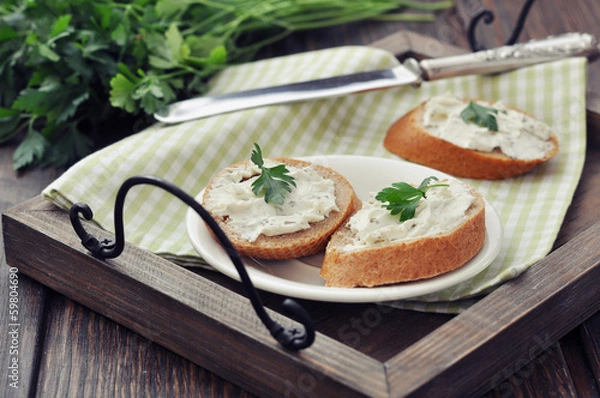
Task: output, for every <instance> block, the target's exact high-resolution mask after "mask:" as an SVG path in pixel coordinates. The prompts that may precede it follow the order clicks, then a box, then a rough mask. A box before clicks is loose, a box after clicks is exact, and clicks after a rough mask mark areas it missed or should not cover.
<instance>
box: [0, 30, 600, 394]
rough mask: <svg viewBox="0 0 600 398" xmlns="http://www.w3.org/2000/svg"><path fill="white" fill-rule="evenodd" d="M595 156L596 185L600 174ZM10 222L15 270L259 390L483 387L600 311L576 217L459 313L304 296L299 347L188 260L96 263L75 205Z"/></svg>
mask: <svg viewBox="0 0 600 398" xmlns="http://www.w3.org/2000/svg"><path fill="white" fill-rule="evenodd" d="M400 35H404V37H405V38H406V39H407V40H408V41H404V42H402V41H398V40H395V41H393V43H394V45H395V46H400V47H398V48H397V49H396V51H395V53H402V52H404V53H411V55H415V54H416V55H421V56H427V54H424V53H423V52H420V51H418V49H415V46H414V45H411V44H410V43H411V40H412V41H414V42H418V43H422V41H421V39H422V38H421V39H419V40H414V39H415V38H416V37H417V36H418V35H414V34H407V33H404V34H402V33H401V34H400ZM402 43H405V46H404V47H402V45H401V44H402ZM407 43H408V44H407ZM376 44H377V43H376ZM379 44H381V43H379ZM384 44H385V43H384ZM425 48H431V47H430V46H425ZM448 51H459V50H456V49H452V48H449V50H448ZM588 109H589V108H588ZM594 131H599V130H598V129H595V130H594ZM597 152H598V151H597V150H595V152H593V153H594V154H597ZM592 158H594V159H595V157H592ZM589 159H590V157H588V162H589ZM593 162H595V163H593V164H594V165H595V166H593V167H592V172H593V170H596V171H595V174H594V176H595V177H594V179H592V180H591V182H590V183H589V184H593V182H594V181H596V180H597V179H598V172H597V170H598V168H597V165H598V162H597V161H595V160H593ZM590 164H591V163H590ZM586 184H588V183H583V185H581V186H580V188H579V189H578V193H577V194H576V196H577V195H579V196H578V197H577V198H576V201H575V202H574V205H573V206H572V209H573V210H572V213H571V214H572V215H571V216H570V217H576V218H578V219H581V218H582V217H588V215H589V211H590V209H589V206H587V205H586V204H585V203H588V202H586V198H588V199H589V196H590V195H593V194H594V192H593V188H590V185H589V184H588V185H586ZM581 187H583V188H581ZM586 206H587V207H586ZM591 211H592V212H593V211H596V210H594V209H593V208H592V209H591ZM588 218H589V217H588ZM2 222H3V234H4V244H5V251H6V261H7V263H8V264H9V265H11V266H15V267H18V268H19V271H20V272H23V273H24V274H26V275H28V276H30V277H32V278H34V279H36V280H37V281H39V282H41V283H43V284H45V285H47V286H48V287H50V288H52V289H54V290H56V291H58V292H60V293H62V294H64V295H65V296H67V297H70V298H72V299H74V300H76V301H78V302H80V303H82V304H83V305H86V306H87V307H89V308H91V309H92V310H94V311H96V312H98V313H101V314H103V315H105V316H107V317H108V318H110V319H112V320H114V321H116V322H118V323H120V324H122V325H124V326H126V327H128V328H130V329H132V330H134V331H136V332H137V333H139V334H141V335H143V336H145V337H147V338H148V339H150V340H152V341H154V342H156V343H158V344H161V345H163V346H164V347H167V348H168V349H170V350H172V351H173V352H175V353H177V354H179V355H181V356H183V357H185V358H188V359H189V360H191V361H193V362H195V363H197V364H199V365H200V366H202V367H203V368H205V369H207V370H209V371H211V372H213V373H215V374H218V375H220V376H222V377H223V378H225V379H227V380H230V381H231V382H233V383H235V384H237V385H239V386H241V387H242V388H244V389H246V390H248V391H250V392H253V393H255V394H257V395H281V394H284V395H296V396H308V395H310V396H345V397H346V396H381V397H387V396H394V397H395V396H406V395H433V396H440V395H444V396H449V395H452V396H465V395H476V394H477V393H483V392H486V391H488V390H490V389H491V388H492V387H493V386H494V385H495V384H497V383H499V382H501V381H502V380H504V379H505V378H507V377H508V376H510V375H511V374H512V373H514V372H515V371H517V370H518V369H519V368H520V367H521V366H524V365H526V364H528V363H529V362H531V361H532V360H533V359H534V358H535V357H536V356H537V355H538V354H540V353H541V352H543V351H544V350H545V349H546V348H548V347H549V346H550V345H552V344H553V343H554V342H556V341H557V340H558V339H560V338H561V337H562V336H563V335H564V334H566V333H567V332H568V331H570V330H571V329H573V328H574V327H575V326H576V325H578V324H580V323H581V322H582V321H584V320H585V319H587V318H588V317H589V316H590V315H592V314H594V313H595V312H597V311H598V310H600V291H599V290H598V289H597V286H598V278H600V268H599V267H598V265H599V263H600V222H596V223H595V224H587V225H588V226H589V228H587V229H585V230H579V229H578V228H579V225H581V223H576V224H577V227H571V225H574V224H575V223H574V224H571V223H570V222H569V220H567V221H566V227H565V226H564V227H563V229H565V228H566V230H567V233H566V234H563V238H564V236H569V237H573V236H574V238H571V239H570V240H569V241H568V242H567V243H565V244H562V242H561V239H563V238H559V240H558V241H557V242H558V244H560V245H562V246H560V247H559V248H558V249H557V250H555V251H554V252H552V253H551V254H550V255H549V256H548V257H547V258H545V259H544V260H542V261H541V262H539V263H538V264H536V265H535V266H534V267H532V268H531V269H529V270H528V271H527V272H525V273H524V274H523V275H521V276H520V277H519V278H517V279H515V280H512V281H510V282H508V283H505V284H504V285H502V286H501V287H500V288H498V289H497V290H496V291H494V292H492V293H491V294H489V295H487V296H486V297H484V298H482V299H481V300H480V301H479V302H478V303H477V304H475V305H474V306H473V307H471V308H470V309H469V310H467V311H465V312H463V313H461V314H460V315H456V316H453V315H442V314H429V313H419V312H412V311H404V310H398V309H392V308H390V307H385V306H381V305H377V304H333V303H320V302H313V301H301V303H302V304H303V305H304V306H305V308H306V309H307V310H308V312H309V314H310V315H311V317H312V318H313V320H314V321H315V326H316V329H317V337H316V340H315V343H314V345H313V346H312V347H310V348H309V349H307V350H304V351H301V352H298V353H295V352H290V351H286V350H285V349H283V348H281V347H280V346H279V345H278V344H277V343H276V342H275V341H274V340H273V339H272V337H271V336H270V335H269V333H268V331H267V330H266V329H265V328H264V327H263V325H262V324H261V323H260V321H259V319H258V318H257V316H256V315H255V313H254V311H253V309H252V307H251V305H250V303H249V301H248V300H247V299H246V298H245V297H244V295H243V291H242V289H241V285H240V284H238V283H237V282H235V281H232V280H230V279H228V278H226V277H224V276H222V275H220V274H218V273H215V272H211V271H206V270H197V271H191V270H188V269H184V268H181V267H179V266H177V265H175V264H173V263H171V262H169V261H166V260H164V259H162V258H160V257H158V256H156V255H153V254H151V253H148V252H146V251H144V250H142V249H140V248H138V247H135V246H132V245H128V246H126V249H125V251H124V253H123V254H122V255H121V256H120V257H118V258H117V259H114V260H108V261H99V260H97V259H95V258H93V257H92V256H90V255H89V254H88V253H87V251H86V250H85V249H84V248H83V247H82V245H81V243H80V242H79V239H78V238H77V236H76V235H75V233H74V232H73V230H72V227H71V224H70V221H69V217H68V214H67V213H66V212H64V211H62V210H60V209H58V208H56V207H55V206H54V205H52V204H50V203H48V202H45V201H43V200H42V199H40V198H35V199H32V200H30V201H28V202H25V203H22V204H20V205H18V206H16V207H14V208H12V209H10V210H8V211H7V212H6V213H5V214H4V215H3V217H2ZM583 224H585V223H583ZM87 228H88V229H89V231H90V232H91V233H93V234H97V235H98V236H106V233H105V232H103V231H101V230H100V229H98V228H95V227H94V226H92V225H89V226H88V227H87ZM261 297H262V298H263V301H264V302H265V304H266V305H267V306H268V307H269V308H270V314H271V316H272V317H273V318H274V319H275V320H276V321H278V322H279V323H282V324H284V325H290V324H293V323H294V321H293V320H291V319H289V318H287V317H285V316H284V315H282V314H280V313H279V304H280V303H281V301H282V299H283V297H281V296H277V295H274V294H268V293H261Z"/></svg>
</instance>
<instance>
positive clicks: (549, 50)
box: [154, 32, 598, 123]
mask: <svg viewBox="0 0 600 398" xmlns="http://www.w3.org/2000/svg"><path fill="white" fill-rule="evenodd" d="M597 52H598V44H597V42H596V38H595V37H594V36H593V35H590V34H587V33H575V32H573V33H566V34H563V35H558V36H550V37H548V38H546V39H540V40H531V41H529V42H526V43H521V44H516V45H513V46H503V47H498V48H495V49H491V50H484V51H478V52H475V53H469V54H465V55H456V56H452V57H444V58H436V59H427V60H423V61H420V62H419V61H417V60H416V59H414V58H409V59H407V60H406V61H405V62H403V63H402V64H401V65H398V66H396V67H394V68H392V69H382V70H375V71H369V72H361V73H354V74H349V75H342V76H335V77H330V78H325V79H317V80H310V81H305V82H300V83H292V84H285V85H281V86H273V87H266V88H259V89H254V90H248V91H239V92H233V93H229V94H224V95H220V96H204V97H197V98H192V99H188V100H184V101H179V102H175V103H173V104H170V105H168V106H166V107H165V108H163V109H161V110H159V111H158V112H156V113H155V114H154V117H155V118H156V119H157V120H159V121H161V122H164V123H179V122H184V121H188V120H193V119H199V118H203V117H208V116H213V115H218V114H223V113H228V112H234V111H239V110H244V109H251V108H257V107H262V106H268V105H275V104H286V103H293V102H299V101H308V100H315V99H321V98H330V97H338V96H343V95H348V94H353V93H360V92H363V91H369V90H379V89H385V88H391V87H397V86H403V85H408V84H412V85H418V84H420V83H421V82H422V81H423V80H426V81H431V80H437V79H444V78H448V77H453V76H464V75H471V74H491V73H499V72H504V71H508V70H512V69H516V68H521V67H524V66H527V65H532V64H537V63H542V62H548V61H554V60H557V59H561V58H566V57H572V56H589V55H592V54H595V53H597Z"/></svg>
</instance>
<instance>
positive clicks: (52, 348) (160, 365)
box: [38, 293, 252, 398]
mask: <svg viewBox="0 0 600 398" xmlns="http://www.w3.org/2000/svg"><path fill="white" fill-rule="evenodd" d="M49 300H50V303H49V305H48V315H47V317H48V319H47V322H46V323H47V324H49V325H54V326H53V327H51V328H47V329H46V331H45V336H44V341H45V344H44V347H43V351H44V356H43V358H42V362H41V365H40V376H39V384H38V391H40V392H43V393H44V395H45V396H54V397H58V396H71V397H83V396H94V397H134V396H162V397H193V396H198V397H199V396H223V397H232V396H236V397H241V398H250V397H251V396H252V395H251V394H250V393H248V392H246V391H243V390H242V389H240V388H239V387H237V386H233V385H232V384H230V383H228V382H226V381H225V380H223V379H221V378H219V377H217V376H215V375H213V374H212V373H210V372H208V371H206V370H204V369H202V368H200V367H199V366H197V365H195V364H193V363H192V362H190V361H188V360H186V359H184V358H182V357H181V356H179V355H177V354H174V353H173V352H171V351H169V350H167V349H165V348H163V347H161V346H159V345H157V344H155V343H153V342H151V341H150V340H148V339H146V338H144V337H142V336H141V335H139V334H138V333H135V332H133V331H131V330H129V329H127V328H125V327H123V326H120V325H117V324H116V323H114V322H112V321H111V320H109V319H107V318H105V317H104V316H102V315H99V314H97V313H95V312H92V311H90V310H89V309H87V308H86V307H84V306H82V305H80V304H78V303H75V302H74V301H72V300H70V299H67V298H66V297H64V296H62V295H59V294H57V293H51V294H50V295H49ZM56 364H62V366H56Z"/></svg>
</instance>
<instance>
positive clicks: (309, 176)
mask: <svg viewBox="0 0 600 398" xmlns="http://www.w3.org/2000/svg"><path fill="white" fill-rule="evenodd" d="M277 164H279V163H276V162H273V161H271V160H269V159H265V166H266V167H273V166H276V165H277ZM286 167H287V169H288V170H289V171H290V173H289V175H290V176H292V177H294V180H295V183H296V187H293V188H292V191H291V192H290V193H288V194H287V195H286V197H285V201H284V202H283V204H282V205H276V204H273V203H266V202H265V200H264V197H263V196H256V195H255V194H254V193H253V192H252V183H253V182H254V181H255V180H256V179H257V178H258V176H259V175H260V169H259V168H258V167H257V166H256V165H255V164H253V163H251V162H248V163H244V164H243V165H242V166H239V167H230V168H228V169H226V170H225V172H223V173H221V175H220V176H218V177H216V178H215V180H214V181H213V184H212V187H211V190H210V191H209V193H208V195H206V197H205V198H204V205H205V207H206V209H207V210H208V211H209V212H210V213H211V214H212V215H213V216H217V217H227V218H228V225H229V227H230V228H231V229H232V231H234V232H235V233H237V234H238V235H239V236H240V237H241V238H242V239H245V240H248V241H250V242H254V241H255V240H256V239H257V238H258V237H259V236H260V235H261V234H262V235H266V236H276V235H283V234H288V233H292V232H297V231H301V230H304V229H308V228H310V224H311V223H316V222H319V221H322V220H324V219H325V218H326V217H327V216H328V215H329V213H331V212H332V211H334V210H339V209H338V207H337V205H336V203H335V185H334V182H333V181H332V180H330V179H328V178H324V177H323V176H321V175H320V174H319V173H318V172H317V170H315V168H314V167H312V166H310V167H294V166H286Z"/></svg>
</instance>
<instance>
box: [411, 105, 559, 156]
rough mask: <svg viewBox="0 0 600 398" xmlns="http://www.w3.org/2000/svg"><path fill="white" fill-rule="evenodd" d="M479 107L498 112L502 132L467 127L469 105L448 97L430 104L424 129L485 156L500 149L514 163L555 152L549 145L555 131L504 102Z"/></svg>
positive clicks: (425, 110)
mask: <svg viewBox="0 0 600 398" xmlns="http://www.w3.org/2000/svg"><path fill="white" fill-rule="evenodd" d="M477 103H478V104H479V105H483V106H486V107H488V108H494V109H497V110H498V113H497V115H496V120H497V123H498V131H492V130H489V129H487V128H485V127H480V126H478V125H476V124H474V123H466V122H465V121H464V120H463V119H462V118H461V116H460V113H461V112H462V111H463V110H464V109H465V108H466V107H467V104H466V103H465V102H464V101H463V100H461V99H459V98H456V97H453V96H451V95H448V94H446V95H443V96H438V97H433V98H431V99H430V100H429V101H427V103H426V104H425V109H424V113H423V127H424V128H425V130H427V132H429V133H430V134H431V135H434V136H436V137H438V138H441V139H443V140H446V141H449V142H451V143H453V144H454V145H457V146H460V147H462V148H467V149H474V150H478V151H484V152H491V151H493V150H494V149H496V148H498V149H500V150H501V151H502V152H503V153H504V154H505V155H506V156H509V157H511V158H513V159H521V160H531V159H539V158H543V157H544V156H546V154H547V153H548V151H549V150H550V149H551V148H552V143H551V142H549V141H548V139H549V138H550V137H551V135H552V130H551V128H550V127H549V126H548V125H546V124H545V123H542V122H540V121H538V120H535V119H533V118H531V117H529V116H527V115H525V114H523V113H521V112H517V111H515V110H512V109H509V108H507V107H506V105H504V104H503V103H502V102H496V103H494V104H490V103H487V102H480V101H478V102H477Z"/></svg>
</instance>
